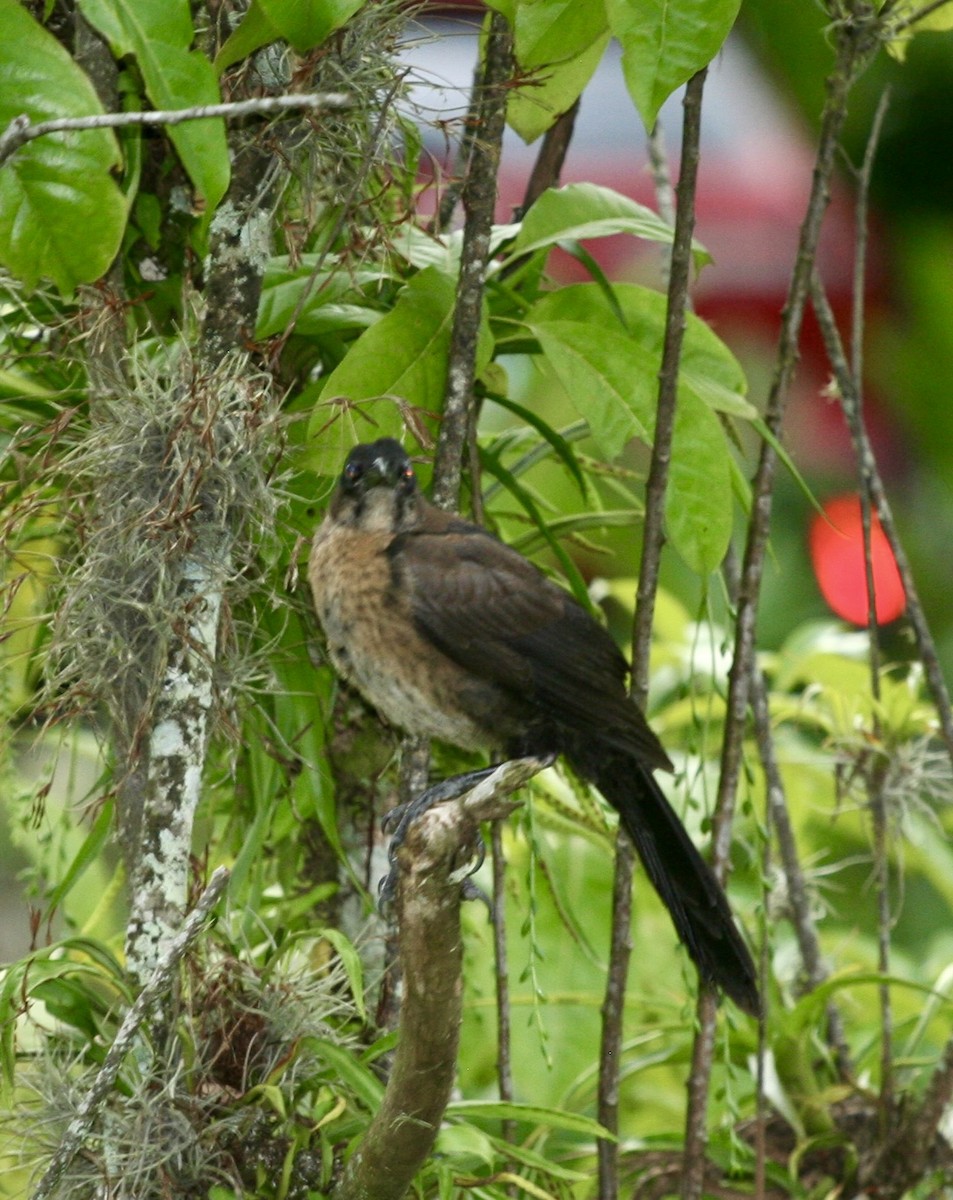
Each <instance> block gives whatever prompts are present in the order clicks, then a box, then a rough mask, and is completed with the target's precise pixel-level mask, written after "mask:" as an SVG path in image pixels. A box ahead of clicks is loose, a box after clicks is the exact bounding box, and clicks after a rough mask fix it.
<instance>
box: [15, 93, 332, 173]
mask: <svg viewBox="0 0 953 1200" xmlns="http://www.w3.org/2000/svg"><path fill="white" fill-rule="evenodd" d="M353 103H354V97H353V96H349V95H348V94H347V93H346V92H318V93H313V94H303V95H300V96H298V95H287V96H260V97H256V98H254V99H252V100H232V101H229V102H227V103H222V104H196V105H193V106H192V107H191V108H170V109H156V110H150V111H148V112H121V113H95V114H92V115H90V116H88V117H53V118H51V119H50V120H49V121H37V122H36V123H35V124H34V123H33V122H32V121H31V120H30V118H29V117H28V116H27V114H26V113H21V114H20V116H17V117H14V118H13V120H12V121H11V122H10V124H9V125H8V126H7V127H6V129H5V130H4V131H3V133H0V167H2V166H3V164H4V163H5V162H6V160H7V159H8V158H9V157H10V156H11V155H12V154H15V153H16V151H17V150H19V149H20V147H21V146H25V145H26V143H27V142H32V141H34V140H35V139H36V138H40V137H45V136H46V135H47V134H49V133H65V132H67V131H69V130H84V129H124V128H128V127H129V126H131V125H181V124H182V122H183V121H204V120H206V119H208V118H209V117H226V118H229V119H237V118H238V117H251V116H270V115H273V114H275V113H283V112H288V111H290V110H292V109H296V108H304V109H311V110H312V111H319V110H324V111H336V110H338V109H342V108H350V106H351V105H352V104H353Z"/></svg>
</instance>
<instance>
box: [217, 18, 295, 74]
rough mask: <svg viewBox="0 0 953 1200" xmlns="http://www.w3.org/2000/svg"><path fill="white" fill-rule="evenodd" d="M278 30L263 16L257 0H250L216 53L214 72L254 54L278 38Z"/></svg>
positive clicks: (225, 68) (226, 68)
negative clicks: (238, 20)
mask: <svg viewBox="0 0 953 1200" xmlns="http://www.w3.org/2000/svg"><path fill="white" fill-rule="evenodd" d="M279 36H280V35H279V33H278V30H277V29H276V28H275V27H274V25H272V23H271V22H270V21H269V20H268V18H267V17H266V16H265V13H264V11H263V10H262V7H261V5H260V4H259V3H258V0H252V2H251V4H250V5H249V6H248V12H246V13H245V15H244V17H242V19H241V21H240V22H239V24H238V25H236V26H235V28H234V29H233V30H232V32H231V33H230V34H229V35H228V37H227V38H226V39H225V41H224V42H223V43H222V46H221V48H220V49H219V52H218V54H216V55H215V62H214V64H213V66H214V68H215V74H216V75H221V74H222V72H223V71H226V70H228V68H229V67H230V66H232V65H233V64H234V63H237V62H241V60H242V59H243V58H247V57H248V56H249V54H254V53H255V51H256V50H260V49H261V47H262V46H267V45H268V43H269V42H275V41H277V40H278V38H279Z"/></svg>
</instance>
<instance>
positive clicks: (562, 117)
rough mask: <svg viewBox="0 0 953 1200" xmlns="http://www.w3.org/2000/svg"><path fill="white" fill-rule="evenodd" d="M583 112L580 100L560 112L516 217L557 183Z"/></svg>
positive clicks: (522, 213) (546, 134) (548, 135)
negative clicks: (580, 109)
mask: <svg viewBox="0 0 953 1200" xmlns="http://www.w3.org/2000/svg"><path fill="white" fill-rule="evenodd" d="M578 113H579V100H578V98H577V99H576V102H575V103H574V104H572V105H571V106H570V107H569V108H567V109H566V111H565V112H564V113H560V114H559V116H558V117H557V118H556V120H555V121H554V122H553V123H552V125H550V127H549V128H548V129H547V130H546V133H545V135H544V136H543V143H542V145H541V146H540V148H539V153H538V154H537V155H536V161H535V162H534V163H533V169H532V171H531V172H530V176H529V180H528V182H527V184H526V191H525V192H524V193H523V203H522V204H521V205H520V206H519V208H518V209H517V211H516V218H517V219H521V218H522V217H524V216H525V215H526V212H527V211H528V210H529V209H530V208H532V207H533V205H534V204H535V203H536V201H537V200H538V199H539V198H540V196H541V195H542V194H543V192H545V191H548V189H549V188H551V187H557V186H558V184H559V178H560V176H561V174H562V169H563V163H565V161H566V155H567V153H568V152H569V143H570V142H571V141H572V134H573V130H574V129H575V127H576V117H577V115H578Z"/></svg>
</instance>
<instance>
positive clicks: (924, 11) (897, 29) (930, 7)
mask: <svg viewBox="0 0 953 1200" xmlns="http://www.w3.org/2000/svg"><path fill="white" fill-rule="evenodd" d="M949 3H950V0H931V3H929V4H924V6H923V8H920V9H917V11H916V12H914V13H910V15H909V16H907V17H901V19H900V20H899V21H897V22H896V24H894V25H893V32H894V33H895V34H896V33H902V32H903V31H904V30H905V29H909V28H910V27H911V26H912V25H916V23H917V21H922V20H923V18H924V17H929V16H930V15H931V14H932V13H935V12H936V11H937V10H938V9H940V8H946V6H947V5H948V4H949Z"/></svg>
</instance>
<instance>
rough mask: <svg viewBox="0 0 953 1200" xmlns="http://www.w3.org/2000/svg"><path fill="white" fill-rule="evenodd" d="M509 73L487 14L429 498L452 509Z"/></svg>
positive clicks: (508, 53) (497, 17) (501, 26)
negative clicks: (461, 244) (463, 222)
mask: <svg viewBox="0 0 953 1200" xmlns="http://www.w3.org/2000/svg"><path fill="white" fill-rule="evenodd" d="M512 72H513V38H512V34H511V32H510V27H509V24H508V23H507V21H506V18H505V17H503V16H502V15H501V14H500V13H498V12H493V13H492V14H491V16H490V22H489V29H488V32H487V37H486V49H485V53H484V66H483V75H482V78H481V80H480V84H479V90H480V104H479V109H478V111H479V116H478V118H477V121H478V125H477V129H476V132H475V134H474V138H473V142H472V145H471V149H470V161H469V163H468V164H467V171H466V179H465V181H464V185H463V192H462V195H461V199H462V201H463V207H464V210H465V212H466V223H465V225H464V229H463V246H462V249H461V252H460V278H459V281H458V283H457V298H456V304H455V306H454V313H453V328H452V330H451V334H450V354H449V362H448V364H447V394H446V399H445V401H444V406H443V417H442V420H441V424H440V436H439V438H438V440H437V453H436V456H435V459H434V484H433V493H432V495H433V501H434V503H435V504H437V505H439V506H440V507H441V508H450V509H453V508H456V507H457V504H458V501H459V496H460V475H461V464H462V462H463V455H464V453H465V451H466V447H467V443H468V440H469V430H470V424H471V421H472V416H473V382H474V378H475V375H476V356H477V344H478V341H479V335H480V320H481V314H482V307H483V290H484V281H485V278H486V268H487V263H488V261H489V257H490V233H491V231H492V228H493V215H494V209H495V207H496V177H497V174H498V172H499V166H500V150H501V147H502V143H503V129H504V127H505V124H506V97H507V88H506V85H507V83H508V82H509V79H510V76H511V75H512Z"/></svg>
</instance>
